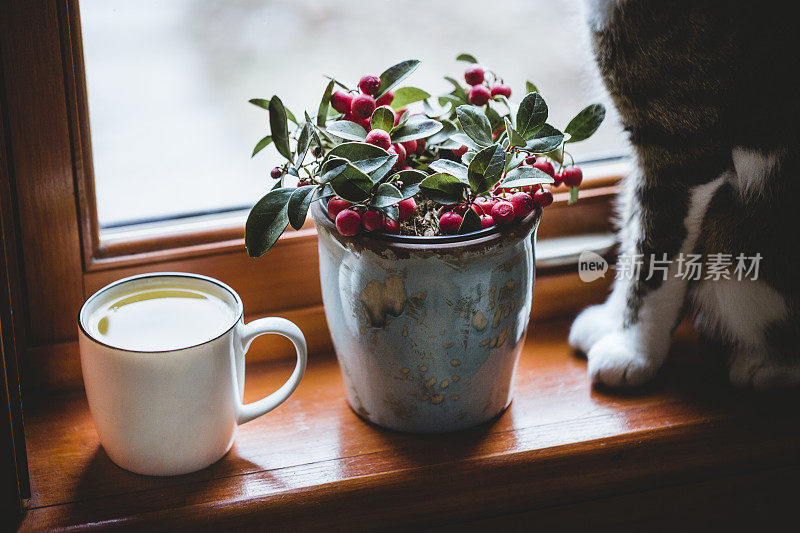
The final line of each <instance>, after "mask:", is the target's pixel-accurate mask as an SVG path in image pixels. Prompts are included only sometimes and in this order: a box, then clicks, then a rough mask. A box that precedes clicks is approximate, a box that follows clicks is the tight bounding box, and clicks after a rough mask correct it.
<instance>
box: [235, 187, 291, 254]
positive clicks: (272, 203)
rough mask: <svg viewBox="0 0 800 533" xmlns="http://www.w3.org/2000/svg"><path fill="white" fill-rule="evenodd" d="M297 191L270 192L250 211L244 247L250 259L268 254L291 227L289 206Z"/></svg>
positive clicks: (283, 189)
mask: <svg viewBox="0 0 800 533" xmlns="http://www.w3.org/2000/svg"><path fill="white" fill-rule="evenodd" d="M295 190H296V189H295V188H294V187H282V188H280V189H275V190H273V191H270V192H269V193H267V195H266V196H264V197H263V198H261V200H259V201H258V202H257V203H256V205H254V206H253V209H251V210H250V214H249V215H248V216H247V223H246V224H245V227H244V245H245V247H246V248H247V253H248V255H250V257H260V256H262V255H264V254H265V253H267V251H268V250H269V249H270V248H272V245H273V244H275V242H276V241H277V240H278V237H280V236H281V234H282V233H283V231H284V230H285V229H286V226H288V225H289V216H288V214H287V204H288V203H289V199H290V198H291V196H292V193H294V191H295Z"/></svg>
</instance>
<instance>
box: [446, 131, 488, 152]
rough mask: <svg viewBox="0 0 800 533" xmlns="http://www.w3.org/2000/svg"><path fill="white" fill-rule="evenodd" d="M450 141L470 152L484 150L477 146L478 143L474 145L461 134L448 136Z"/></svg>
mask: <svg viewBox="0 0 800 533" xmlns="http://www.w3.org/2000/svg"><path fill="white" fill-rule="evenodd" d="M450 140H451V141H455V142H456V143H458V144H459V146H466V147H467V148H469V149H471V150H475V151H478V150H480V149H481V148H484V147H483V146H481V145H479V144H478V143H476V142H475V141H473V140H472V139H470V138H469V137H468V136H467V135H464V134H463V133H456V134H455V135H451V136H450Z"/></svg>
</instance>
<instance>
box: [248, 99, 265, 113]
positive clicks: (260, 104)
mask: <svg viewBox="0 0 800 533" xmlns="http://www.w3.org/2000/svg"><path fill="white" fill-rule="evenodd" d="M248 102H250V103H251V104H253V105H254V106H256V107H260V108H261V109H266V110H267V111H269V98H251V99H250V100H248Z"/></svg>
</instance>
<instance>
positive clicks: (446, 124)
mask: <svg viewBox="0 0 800 533" xmlns="http://www.w3.org/2000/svg"><path fill="white" fill-rule="evenodd" d="M439 122H440V123H441V124H442V129H441V130H439V131H438V132H436V133H434V134H433V135H431V136H430V137H428V141H427V143H428V145H429V146H433V145H436V144H441V143H443V142H445V141H448V140H450V136H451V135H454V134H456V133H458V126H456V123H455V122H453V121H452V120H447V119H445V120H440V121H439Z"/></svg>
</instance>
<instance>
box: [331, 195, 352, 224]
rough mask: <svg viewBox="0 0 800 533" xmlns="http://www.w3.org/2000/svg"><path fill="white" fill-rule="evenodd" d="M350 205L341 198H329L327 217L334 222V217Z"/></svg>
mask: <svg viewBox="0 0 800 533" xmlns="http://www.w3.org/2000/svg"><path fill="white" fill-rule="evenodd" d="M351 205H353V204H351V203H350V202H348V201H347V200H342V199H341V198H331V199H330V200H328V216H329V217H331V220H336V217H337V216H338V215H339V213H341V212H342V211H344V210H345V209H347V208H348V207H350V206H351Z"/></svg>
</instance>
